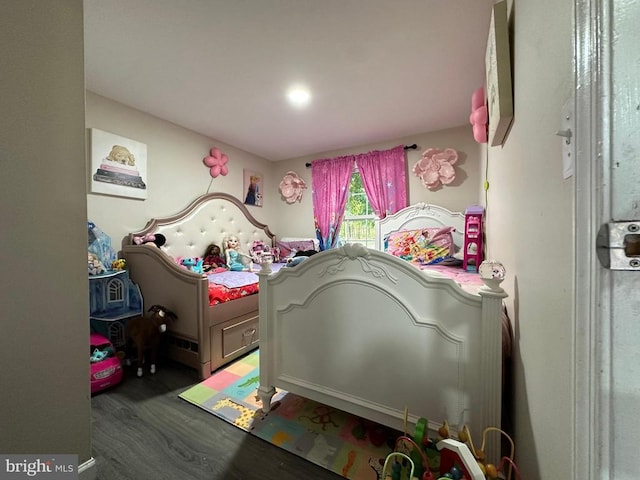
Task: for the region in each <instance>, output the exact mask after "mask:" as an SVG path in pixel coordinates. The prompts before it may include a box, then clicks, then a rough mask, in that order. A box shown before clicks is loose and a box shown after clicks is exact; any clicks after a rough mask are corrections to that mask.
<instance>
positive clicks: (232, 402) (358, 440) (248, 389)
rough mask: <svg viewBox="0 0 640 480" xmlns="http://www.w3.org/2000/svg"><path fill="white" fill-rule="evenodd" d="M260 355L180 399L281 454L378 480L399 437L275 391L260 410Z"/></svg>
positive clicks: (346, 474) (366, 479) (246, 358)
mask: <svg viewBox="0 0 640 480" xmlns="http://www.w3.org/2000/svg"><path fill="white" fill-rule="evenodd" d="M258 355H259V353H258V350H256V351H254V352H252V353H249V354H248V355H246V356H244V357H242V358H241V359H239V360H237V361H236V362H234V363H232V364H231V365H229V366H228V367H226V368H224V369H222V370H220V371H218V372H216V373H215V374H214V375H212V376H211V377H209V378H208V379H206V380H204V381H203V382H201V383H199V384H198V385H195V386H193V387H191V388H189V389H188V390H186V391H185V392H183V393H181V394H180V395H179V396H180V398H182V399H184V400H186V401H187V402H190V403H192V404H193V405H196V406H198V407H200V408H202V409H204V410H206V411H207V412H209V413H212V414H214V415H215V416H217V417H219V418H221V419H223V420H225V421H227V422H229V423H231V424H233V425H235V426H237V427H238V428H241V429H242V430H244V431H246V432H249V433H250V434H252V435H255V436H257V437H259V438H262V439H263V440H266V441H267V442H269V443H271V444H273V445H276V446H278V447H280V448H283V449H285V450H288V451H289V452H292V453H294V454H296V455H298V456H300V457H303V458H306V459H307V460H309V461H311V462H313V463H315V464H317V465H320V466H321V467H324V468H326V469H328V470H331V471H333V472H335V473H337V474H338V475H342V476H343V477H345V478H349V479H352V480H379V479H380V473H381V471H382V466H383V464H384V460H385V458H386V456H387V455H388V454H389V453H390V452H391V451H392V450H393V445H394V441H395V439H396V438H397V437H398V436H399V435H401V433H400V432H397V431H395V430H392V429H389V428H387V427H383V426H381V425H378V424H375V423H373V422H369V421H366V420H363V419H361V418H359V417H356V416H354V415H351V414H348V413H345V412H342V411H340V410H336V409H334V408H331V407H328V406H326V405H322V404H320V403H317V402H314V401H311V400H307V399H305V398H302V397H299V396H297V395H294V394H292V393H287V392H285V391H279V392H278V393H277V394H276V395H275V396H274V398H273V401H272V402H273V403H274V406H273V407H272V410H271V411H270V412H269V413H268V414H266V415H265V414H264V413H262V411H261V410H260V408H261V405H262V404H261V402H260V399H259V398H258V397H257V394H256V390H257V388H258V383H259V379H260V375H259V371H258V365H259V363H258Z"/></svg>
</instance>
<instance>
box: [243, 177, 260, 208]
mask: <svg viewBox="0 0 640 480" xmlns="http://www.w3.org/2000/svg"><path fill="white" fill-rule="evenodd" d="M262 178H263V177H262V174H261V173H258V172H255V171H253V170H247V169H246V168H245V169H244V194H243V195H244V204H245V205H253V206H254V207H261V206H262V205H263V203H262V202H263V198H262V192H263V188H262Z"/></svg>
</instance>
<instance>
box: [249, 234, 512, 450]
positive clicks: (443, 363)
mask: <svg viewBox="0 0 640 480" xmlns="http://www.w3.org/2000/svg"><path fill="white" fill-rule="evenodd" d="M259 275H260V335H261V339H260V342H261V346H260V387H259V394H260V396H261V397H262V402H263V405H264V409H266V410H268V409H269V408H270V401H271V396H272V395H273V393H274V388H275V387H278V388H282V389H284V390H287V391H289V392H293V393H296V394H299V395H301V396H304V397H307V398H310V399H313V400H316V401H319V402H322V403H325V404H328V405H331V406H334V407H336V408H339V409H342V410H345V411H347V412H351V413H353V414H356V415H359V416H362V417H364V418H367V419H370V420H373V421H377V422H379V423H382V424H385V425H388V426H390V427H394V428H398V429H400V430H402V429H404V418H405V411H408V421H409V423H410V424H415V422H416V421H417V419H418V418H419V417H425V418H427V419H428V420H429V426H430V428H431V429H432V433H433V434H434V435H435V431H436V430H437V428H438V426H439V425H441V424H442V422H443V420H445V419H446V420H447V421H448V422H449V424H450V425H451V426H452V428H453V430H454V431H455V430H456V429H457V428H461V426H462V425H463V424H467V425H468V426H469V427H470V429H471V431H472V434H480V432H481V431H482V429H483V428H484V427H486V426H500V417H501V415H500V414H501V362H502V347H501V332H502V300H503V299H504V298H505V297H506V294H505V293H504V291H503V290H502V289H501V288H499V287H496V288H495V289H493V290H491V289H489V288H488V287H483V288H481V291H480V293H479V294H472V293H468V292H466V291H464V290H462V289H461V288H460V287H459V286H458V285H457V284H456V283H455V282H453V281H452V280H450V279H447V278H441V277H438V278H436V277H431V276H429V274H428V273H425V272H422V271H420V270H418V269H417V268H415V267H414V266H412V265H410V264H408V263H407V262H405V261H403V260H400V259H398V258H395V257H393V256H390V255H388V254H386V253H383V252H379V251H376V250H368V249H366V248H364V247H363V246H362V245H358V244H353V245H346V246H345V247H342V248H338V249H334V250H328V251H324V252H321V253H319V254H317V255H314V256H313V257H311V258H309V259H308V260H306V261H304V262H302V263H301V264H300V265H298V266H296V267H294V268H290V269H282V270H281V271H280V272H278V273H275V274H268V273H260V274H259ZM489 442H490V443H491V444H490V445H488V446H487V451H488V452H497V451H498V450H497V441H496V442H493V440H492V439H490V440H489Z"/></svg>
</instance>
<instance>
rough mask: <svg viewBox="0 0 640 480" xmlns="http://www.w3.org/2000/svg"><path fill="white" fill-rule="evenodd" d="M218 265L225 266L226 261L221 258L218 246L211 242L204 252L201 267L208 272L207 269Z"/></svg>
mask: <svg viewBox="0 0 640 480" xmlns="http://www.w3.org/2000/svg"><path fill="white" fill-rule="evenodd" d="M219 267H222V268H227V262H225V260H224V258H222V252H221V251H220V247H219V246H218V245H215V244H213V243H212V244H211V245H209V246H208V247H207V250H206V251H205V252H204V266H203V269H204V271H205V272H208V271H209V270H213V269H214V268H219Z"/></svg>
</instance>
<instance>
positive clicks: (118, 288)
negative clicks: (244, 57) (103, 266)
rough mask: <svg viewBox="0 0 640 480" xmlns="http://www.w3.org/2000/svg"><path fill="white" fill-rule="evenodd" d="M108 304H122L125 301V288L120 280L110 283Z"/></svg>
mask: <svg viewBox="0 0 640 480" xmlns="http://www.w3.org/2000/svg"><path fill="white" fill-rule="evenodd" d="M108 289H109V293H108V300H107V301H108V302H109V303H111V302H121V301H123V300H124V288H123V284H122V282H121V281H120V280H118V279H114V280H111V281H110V282H109V286H108Z"/></svg>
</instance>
